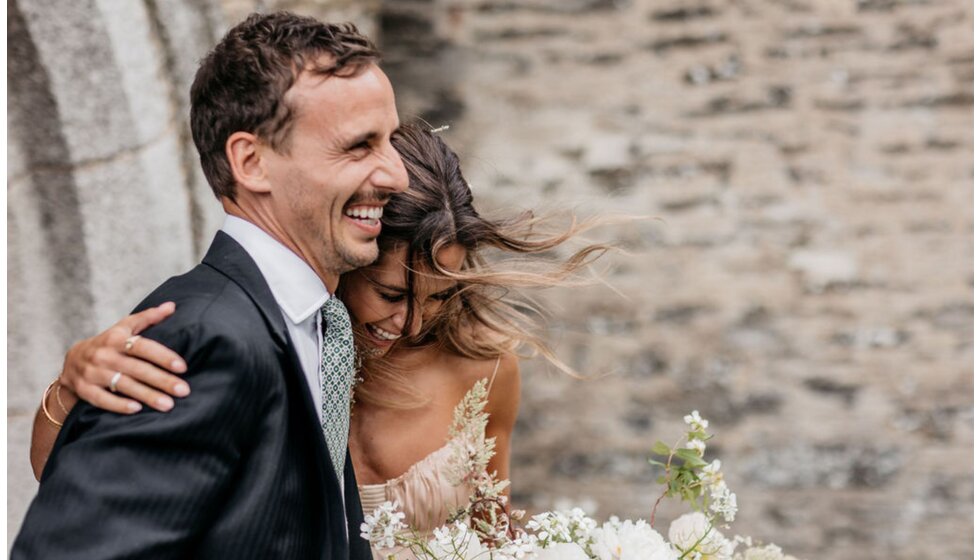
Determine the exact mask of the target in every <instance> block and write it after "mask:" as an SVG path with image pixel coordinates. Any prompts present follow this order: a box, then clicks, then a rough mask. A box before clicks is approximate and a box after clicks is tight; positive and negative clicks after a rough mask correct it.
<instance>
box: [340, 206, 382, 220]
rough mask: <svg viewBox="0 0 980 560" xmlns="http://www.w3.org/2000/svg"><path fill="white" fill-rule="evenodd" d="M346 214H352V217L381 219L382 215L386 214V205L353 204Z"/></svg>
mask: <svg viewBox="0 0 980 560" xmlns="http://www.w3.org/2000/svg"><path fill="white" fill-rule="evenodd" d="M344 214H346V215H348V216H350V217H351V218H358V219H361V220H380V219H381V216H382V215H384V207H382V206H352V207H350V208H348V209H347V210H345V211H344Z"/></svg>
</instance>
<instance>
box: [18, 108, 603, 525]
mask: <svg viewBox="0 0 980 560" xmlns="http://www.w3.org/2000/svg"><path fill="white" fill-rule="evenodd" d="M392 143H393V144H394V145H395V148H396V149H397V150H398V151H399V153H400V154H401V156H402V158H403V160H404V162H405V166H406V168H407V170H408V173H409V178H410V187H409V190H408V192H406V193H404V194H401V195H398V196H395V197H394V198H392V199H391V201H390V202H389V203H388V205H387V206H386V208H385V213H384V217H383V219H382V224H383V227H382V234H381V237H379V239H378V244H379V248H380V257H379V259H378V261H377V262H376V263H375V264H373V265H371V266H369V267H366V268H363V269H359V270H355V271H353V272H350V273H347V274H345V275H344V276H342V277H341V281H340V286H339V288H338V290H337V295H338V296H339V297H340V298H341V300H342V301H343V302H344V303H345V304H346V306H347V308H348V310H349V312H350V315H351V321H352V323H353V325H354V333H355V340H356V345H357V347H358V351H359V355H360V356H361V358H362V368H361V373H360V376H361V378H362V379H363V381H362V382H361V383H360V384H359V385H358V386H357V387H356V389H355V399H356V400H355V406H354V408H353V413H352V414H353V416H352V419H351V433H350V443H349V445H350V453H351V459H352V461H353V463H354V468H355V472H356V474H357V480H358V482H359V483H360V485H361V488H360V489H361V497H362V503H363V506H364V508H365V510H366V511H367V512H370V511H371V510H372V509H373V508H374V507H375V506H377V505H379V504H380V503H381V502H383V501H385V500H395V499H397V500H399V502H400V503H401V506H402V509H403V510H404V511H405V513H406V522H408V523H409V524H410V525H411V526H412V527H413V528H414V529H416V530H419V531H422V532H426V531H430V530H431V529H433V528H435V527H437V526H439V525H441V524H442V523H444V522H445V519H446V516H447V515H448V514H449V513H451V512H452V511H453V510H454V509H456V508H457V507H458V506H461V505H464V504H465V503H466V500H467V497H468V495H469V491H470V489H469V488H463V487H458V488H457V487H454V486H453V485H452V484H451V483H450V482H449V481H448V480H447V477H446V474H445V473H444V472H443V470H444V469H443V467H444V466H445V463H446V461H447V460H448V457H449V454H448V451H449V445H448V443H447V436H448V430H449V426H450V424H451V423H452V420H453V409H454V407H455V406H456V404H457V403H459V401H460V400H461V399H462V398H463V396H464V395H465V394H466V392H467V391H468V390H469V389H470V388H471V387H473V385H474V384H475V383H476V382H477V381H479V380H481V379H488V380H489V382H488V383H489V386H490V391H489V397H488V405H487V409H486V410H487V412H489V415H490V416H489V423H488V425H487V429H486V435H487V436H488V437H494V438H496V449H497V454H496V456H495V457H494V458H493V459H492V461H491V462H490V465H489V470H490V472H493V471H496V472H497V475H498V477H499V478H501V479H503V478H507V477H508V474H509V457H510V437H511V432H512V430H513V427H514V422H515V420H516V417H517V407H518V400H519V396H520V376H519V370H518V363H517V358H516V356H515V353H514V352H515V351H516V350H517V349H518V348H519V347H521V346H524V347H529V348H531V349H533V350H536V351H539V352H541V353H543V354H544V355H545V356H546V357H548V358H549V359H550V360H552V361H553V362H554V363H556V364H557V365H559V367H562V368H563V369H566V368H564V367H563V366H561V364H560V362H557V360H555V359H554V356H553V355H552V354H551V353H550V352H549V351H548V349H547V348H546V347H545V346H543V345H542V343H541V341H540V340H539V339H538V338H537V337H535V336H534V335H533V334H532V326H533V325H532V324H530V323H529V321H528V314H527V312H526V311H527V309H528V307H527V306H526V305H523V306H522V304H519V303H516V302H511V301H510V300H508V299H507V297H506V296H507V295H508V294H507V292H508V289H509V288H512V287H538V286H550V285H555V284H560V283H568V280H569V278H571V275H573V274H574V273H575V272H577V271H579V270H580V269H582V268H583V267H584V266H586V265H587V264H589V263H590V262H592V261H593V260H594V259H595V258H596V257H598V256H599V255H600V254H601V253H603V252H604V251H605V250H606V249H607V247H605V246H602V245H590V246H588V247H585V248H584V249H582V250H580V251H578V252H576V253H574V254H573V255H572V256H571V257H570V258H569V259H567V260H565V261H563V262H561V263H558V264H557V265H556V266H552V267H551V268H550V269H549V270H547V271H543V272H542V271H541V270H537V271H528V270H526V267H522V268H524V269H525V270H509V271H506V272H505V271H499V270H495V269H494V267H491V266H490V265H489V264H488V263H487V262H486V260H485V258H484V257H485V256H484V252H485V251H486V250H487V249H496V250H499V251H503V252H507V253H515V254H518V255H525V254H532V253H541V252H544V251H549V250H551V249H554V248H555V247H557V246H558V245H560V244H561V243H563V242H564V241H566V240H567V239H569V238H570V237H572V236H573V235H575V234H576V233H578V232H580V231H582V230H584V229H587V228H589V227H591V226H590V224H585V225H582V226H574V225H573V226H572V227H571V228H570V229H568V230H567V231H564V232H563V233H561V234H558V235H541V234H538V233H537V232H536V231H535V228H536V227H538V225H539V224H540V220H539V219H536V218H534V217H532V216H530V215H529V214H525V215H522V216H519V217H517V218H514V219H510V220H500V221H494V220H489V219H486V218H483V217H481V216H480V215H479V214H478V213H477V212H476V211H475V210H474V209H473V206H472V202H473V196H472V193H471V192H470V189H469V186H468V185H467V183H466V181H465V180H464V179H463V176H462V174H461V172H460V168H459V160H458V157H457V156H456V154H455V153H453V152H452V150H450V149H449V147H448V146H447V145H446V144H445V143H444V142H443V141H442V140H441V139H439V138H438V137H437V136H435V135H434V134H432V133H431V132H428V131H426V130H423V129H421V128H418V127H416V126H403V127H402V128H401V129H399V131H398V132H397V133H396V135H395V136H394V137H393V139H392ZM172 312H173V305H172V304H164V305H162V306H160V307H158V308H154V309H149V310H146V311H143V312H141V313H138V314H136V315H133V316H130V317H127V318H125V319H123V320H122V321H121V322H120V323H119V324H117V325H115V326H114V327H112V328H110V329H109V330H107V331H106V332H104V333H102V334H100V335H98V336H96V337H94V338H91V339H87V340H84V341H81V342H79V343H77V344H76V345H74V346H73V347H72V348H71V349H70V350H69V352H68V355H67V357H66V359H65V366H64V370H63V372H62V374H61V375H60V376H59V378H58V380H56V381H55V382H54V383H52V386H51V387H49V389H48V391H46V392H45V395H44V400H43V401H42V407H41V409H40V410H39V411H38V415H37V419H36V421H35V427H34V437H33V440H32V446H31V462H32V465H33V467H34V470H35V475H36V476H39V475H40V473H41V471H42V470H43V467H44V463H45V461H46V459H47V455H48V454H49V453H50V450H51V448H52V446H53V443H54V439H55V437H56V436H57V429H58V426H57V424H58V422H60V421H62V420H63V417H64V416H67V414H68V410H69V409H70V407H71V406H73V405H74V404H75V402H77V398H78V397H76V395H78V396H79V397H81V398H83V399H85V400H87V401H89V402H91V403H92V404H94V405H95V406H98V407H101V408H104V409H106V410H111V411H114V412H118V413H122V414H132V413H135V412H138V411H139V410H140V408H141V407H142V405H141V403H143V404H146V405H148V406H150V407H152V408H154V409H155V410H158V411H161V412H166V411H168V410H170V409H171V408H173V406H174V401H173V397H183V396H186V395H187V394H189V393H190V391H191V390H192V388H191V387H189V386H188V385H187V383H185V382H184V381H182V380H180V378H178V377H176V376H174V375H172V374H171V373H170V372H172V373H176V374H179V373H183V372H184V371H186V365H185V364H184V362H183V361H182V360H181V359H180V357H179V356H178V355H176V354H175V353H174V352H172V351H170V350H169V349H167V348H165V347H163V346H161V345H159V344H157V343H155V342H153V341H151V340H148V339H138V340H137V341H136V343H134V344H131V343H126V342H124V340H125V338H126V335H128V333H130V332H139V331H140V330H142V329H145V328H147V327H148V326H149V325H152V324H154V323H157V322H159V321H161V320H164V319H165V318H166V317H167V316H168V315H169V314H170V313H172ZM127 346H128V348H127ZM116 372H122V373H123V374H124V375H123V376H121V377H119V376H116V375H115V374H116ZM114 376H116V377H117V380H116V381H117V382H118V386H117V390H118V392H117V393H112V392H109V391H108V390H107V389H106V387H108V386H109V385H110V383H111V381H112V378H113V377H114ZM127 396H128V397H130V398H127Z"/></svg>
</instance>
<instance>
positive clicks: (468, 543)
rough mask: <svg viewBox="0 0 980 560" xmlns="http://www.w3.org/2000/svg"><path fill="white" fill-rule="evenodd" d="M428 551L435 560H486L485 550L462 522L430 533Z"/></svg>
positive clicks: (473, 533) (475, 535) (474, 533)
mask: <svg viewBox="0 0 980 560" xmlns="http://www.w3.org/2000/svg"><path fill="white" fill-rule="evenodd" d="M432 537H433V538H432V540H430V541H429V546H428V548H429V550H430V551H431V552H432V554H433V555H434V556H433V558H435V559H437V560H474V559H476V558H486V557H487V556H485V555H487V553H488V551H487V549H486V548H485V547H484V546H483V544H481V543H480V539H479V537H478V536H477V534H476V532H474V531H472V530H471V529H470V528H469V527H467V526H466V524H465V523H463V522H462V521H457V522H456V523H453V524H452V525H449V526H443V527H439V528H438V529H435V530H434V531H432Z"/></svg>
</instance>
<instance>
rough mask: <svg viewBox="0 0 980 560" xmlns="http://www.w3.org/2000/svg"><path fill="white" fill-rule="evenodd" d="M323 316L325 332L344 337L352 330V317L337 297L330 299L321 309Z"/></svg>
mask: <svg viewBox="0 0 980 560" xmlns="http://www.w3.org/2000/svg"><path fill="white" fill-rule="evenodd" d="M320 313H321V315H322V316H323V332H324V333H334V334H336V335H341V336H342V335H343V334H344V333H349V332H350V330H351V324H350V315H349V314H348V313H347V308H346V307H344V304H343V303H341V301H340V300H339V299H337V297H336V296H332V297H330V299H328V300H327V302H326V303H324V304H323V307H321V308H320Z"/></svg>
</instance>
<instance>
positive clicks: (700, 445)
mask: <svg viewBox="0 0 980 560" xmlns="http://www.w3.org/2000/svg"><path fill="white" fill-rule="evenodd" d="M685 447H687V448H688V449H693V450H694V451H696V452H697V454H698V455H702V456H703V455H704V448H705V445H704V441H702V440H700V439H692V440H690V441H688V442H687V445H686V446H685Z"/></svg>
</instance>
